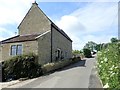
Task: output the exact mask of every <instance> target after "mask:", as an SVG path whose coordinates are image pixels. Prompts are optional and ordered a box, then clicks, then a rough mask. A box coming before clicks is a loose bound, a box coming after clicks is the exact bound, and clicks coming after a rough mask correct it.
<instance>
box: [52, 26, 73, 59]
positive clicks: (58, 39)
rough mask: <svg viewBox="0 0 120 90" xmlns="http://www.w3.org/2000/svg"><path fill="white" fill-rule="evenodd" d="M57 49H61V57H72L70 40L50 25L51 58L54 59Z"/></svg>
mask: <svg viewBox="0 0 120 90" xmlns="http://www.w3.org/2000/svg"><path fill="white" fill-rule="evenodd" d="M57 49H60V50H61V51H62V54H63V55H62V56H63V57H64V58H63V59H69V58H71V57H72V42H71V41H69V40H68V39H67V38H66V37H64V36H63V35H62V34H61V33H59V32H58V31H57V30H56V29H55V28H54V27H52V60H53V61H55V60H56V54H57V52H56V51H57Z"/></svg>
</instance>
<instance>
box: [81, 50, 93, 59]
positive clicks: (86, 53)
mask: <svg viewBox="0 0 120 90" xmlns="http://www.w3.org/2000/svg"><path fill="white" fill-rule="evenodd" d="M83 53H84V56H85V57H86V58H91V57H92V54H91V51H90V50H89V49H87V48H84V49H83Z"/></svg>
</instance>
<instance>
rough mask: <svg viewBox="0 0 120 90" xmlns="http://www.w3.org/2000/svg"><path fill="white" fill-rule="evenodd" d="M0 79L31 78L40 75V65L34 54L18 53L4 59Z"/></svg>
mask: <svg viewBox="0 0 120 90" xmlns="http://www.w3.org/2000/svg"><path fill="white" fill-rule="evenodd" d="M2 71H3V73H2V74H3V75H2V76H3V77H2V79H3V80H2V81H8V80H10V79H14V80H16V79H19V78H26V77H27V78H33V77H37V76H40V75H42V70H41V65H39V64H37V56H36V55H35V54H32V53H31V54H28V55H20V56H15V57H13V58H11V59H10V60H6V61H4V62H3V66H2Z"/></svg>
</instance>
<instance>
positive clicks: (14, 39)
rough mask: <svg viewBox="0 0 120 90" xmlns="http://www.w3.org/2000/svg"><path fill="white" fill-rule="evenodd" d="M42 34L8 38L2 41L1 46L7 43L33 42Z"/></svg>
mask: <svg viewBox="0 0 120 90" xmlns="http://www.w3.org/2000/svg"><path fill="white" fill-rule="evenodd" d="M39 35H40V34H34V35H33V34H32V35H17V36H15V37H12V38H8V39H6V40H3V41H1V44H5V43H14V42H24V41H33V40H36V37H37V36H39Z"/></svg>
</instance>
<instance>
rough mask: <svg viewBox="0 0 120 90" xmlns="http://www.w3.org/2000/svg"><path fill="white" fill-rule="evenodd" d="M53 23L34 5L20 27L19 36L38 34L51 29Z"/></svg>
mask: <svg viewBox="0 0 120 90" xmlns="http://www.w3.org/2000/svg"><path fill="white" fill-rule="evenodd" d="M50 25H51V22H50V21H49V19H48V18H47V17H46V16H45V15H44V14H43V12H42V11H41V10H40V9H39V7H38V6H37V5H36V4H33V5H32V7H31V8H30V10H29V12H28V13H27V14H26V16H25V18H24V19H23V21H22V22H21V24H20V25H19V27H18V29H19V34H20V35H26V34H38V33H44V32H46V31H48V30H49V29H50Z"/></svg>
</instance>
